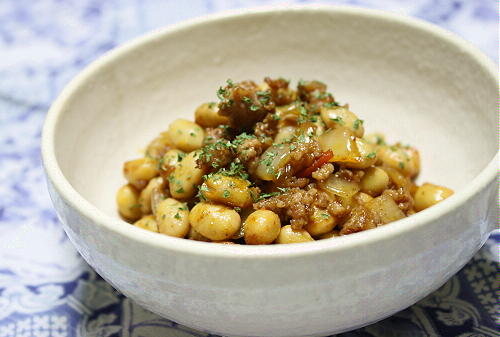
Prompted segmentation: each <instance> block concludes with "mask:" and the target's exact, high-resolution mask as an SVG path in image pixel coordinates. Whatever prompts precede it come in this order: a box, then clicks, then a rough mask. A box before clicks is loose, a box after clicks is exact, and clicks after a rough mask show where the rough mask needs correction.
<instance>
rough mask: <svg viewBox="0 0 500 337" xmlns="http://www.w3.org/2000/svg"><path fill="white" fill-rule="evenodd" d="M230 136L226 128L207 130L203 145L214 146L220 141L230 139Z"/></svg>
mask: <svg viewBox="0 0 500 337" xmlns="http://www.w3.org/2000/svg"><path fill="white" fill-rule="evenodd" d="M229 137H230V135H229V133H228V131H227V128H225V127H216V128H206V129H205V139H204V140H203V144H205V145H208V144H214V143H216V142H217V141H218V140H220V139H223V138H226V139H229Z"/></svg>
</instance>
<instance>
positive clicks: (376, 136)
mask: <svg viewBox="0 0 500 337" xmlns="http://www.w3.org/2000/svg"><path fill="white" fill-rule="evenodd" d="M363 138H364V139H365V140H366V141H367V142H368V143H370V144H374V145H376V146H379V145H386V143H385V137H384V135H383V134H382V133H370V134H369V135H365V136H364V137H363Z"/></svg>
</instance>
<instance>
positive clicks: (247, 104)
mask: <svg viewBox="0 0 500 337" xmlns="http://www.w3.org/2000/svg"><path fill="white" fill-rule="evenodd" d="M257 92H259V93H260V91H259V88H258V87H257V85H256V84H255V83H254V82H252V81H243V82H240V83H237V84H233V83H229V84H228V85H227V86H226V87H225V88H224V89H222V88H221V89H220V90H219V91H218V95H219V98H220V99H221V100H222V101H221V102H220V103H219V115H221V116H226V117H228V118H229V122H230V125H231V127H232V128H233V129H235V130H236V131H250V130H252V128H253V127H254V125H255V124H256V123H258V122H260V121H262V120H263V119H264V117H266V115H267V114H268V113H273V112H274V103H273V102H272V101H271V100H270V99H269V98H268V96H267V98H265V97H264V96H261V95H259V94H258V93H257Z"/></svg>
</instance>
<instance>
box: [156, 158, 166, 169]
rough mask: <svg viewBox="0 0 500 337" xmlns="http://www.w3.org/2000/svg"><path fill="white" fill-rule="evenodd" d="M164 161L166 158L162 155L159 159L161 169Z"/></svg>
mask: <svg viewBox="0 0 500 337" xmlns="http://www.w3.org/2000/svg"><path fill="white" fill-rule="evenodd" d="M164 161H165V159H164V158H163V157H161V158H160V160H158V170H161V168H162V166H163V162H164Z"/></svg>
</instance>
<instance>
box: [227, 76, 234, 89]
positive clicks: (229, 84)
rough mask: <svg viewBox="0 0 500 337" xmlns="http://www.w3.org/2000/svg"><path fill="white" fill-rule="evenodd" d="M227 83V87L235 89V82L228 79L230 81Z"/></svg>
mask: <svg viewBox="0 0 500 337" xmlns="http://www.w3.org/2000/svg"><path fill="white" fill-rule="evenodd" d="M226 83H227V85H228V86H230V87H234V83H233V81H232V80H231V79H230V78H228V79H227V80H226Z"/></svg>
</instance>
